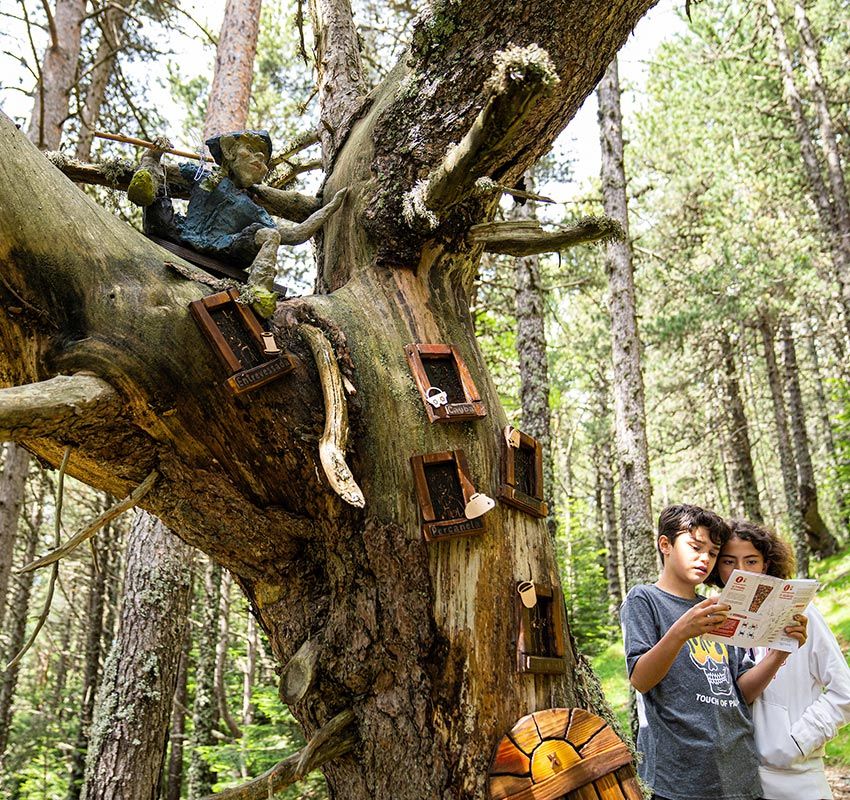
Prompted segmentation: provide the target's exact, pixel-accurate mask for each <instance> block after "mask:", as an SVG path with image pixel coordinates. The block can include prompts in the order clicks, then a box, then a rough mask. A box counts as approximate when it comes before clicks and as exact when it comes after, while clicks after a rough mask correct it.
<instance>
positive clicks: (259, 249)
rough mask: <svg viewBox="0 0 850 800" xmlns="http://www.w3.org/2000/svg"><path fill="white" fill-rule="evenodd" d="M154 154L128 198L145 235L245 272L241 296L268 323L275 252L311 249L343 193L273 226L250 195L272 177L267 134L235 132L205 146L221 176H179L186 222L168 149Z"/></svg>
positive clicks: (184, 168)
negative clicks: (186, 189)
mask: <svg viewBox="0 0 850 800" xmlns="http://www.w3.org/2000/svg"><path fill="white" fill-rule="evenodd" d="M154 143H155V144H156V146H157V147H156V149H153V150H148V151H147V152H146V153H145V155H143V156H142V160H141V165H140V167H139V169H138V170H137V171H136V173H135V174H134V176H133V180H132V181H131V183H130V186H129V188H128V190H127V196H128V197H129V198H130V200H131V201H132V202H133V203H135V204H136V205H139V206H142V208H143V209H144V231H145V233H147V234H150V235H151V236H157V237H159V238H161V239H168V240H169V241H172V242H176V243H177V244H181V245H183V246H184V247H189V248H191V249H193V250H197V251H198V252H200V253H206V254H207V255H210V256H213V257H215V258H217V259H219V260H221V261H226V262H229V263H231V264H233V265H235V266H238V267H241V268H243V269H247V270H248V286H247V289H246V290H245V291H243V292H242V293H241V294H242V296H243V297H246V298H247V299H249V300H250V301H251V304H252V306H253V308H254V310H255V311H256V312H257V313H258V314H260V316H262V317H266V318H268V317H271V315H272V314H273V313H274V309H275V301H276V300H277V295H276V294H275V292H274V291H273V290H272V285H273V282H274V278H275V264H276V261H277V250H278V247H279V246H280V245H281V244H288V245H295V244H301V243H302V242H306V241H307V240H308V239H309V238H310V237H311V236H313V235H314V234H315V233H316V231H318V230H319V228H321V227H322V225H324V223H325V222H326V221H327V220H328V218H329V217H330V216H331V215H332V214H333V213H334V212H335V211H336V210H337V209H338V208H339V207H340V206H341V205H342V202H343V200H344V199H345V194H346V192H347V190H346V189H341V190H340V191H338V192H337V193H336V194H335V195H334V197H333V198H332V199H331V201H330V202H329V203H328V204H327V205H325V206H323V207H322V208H320V209H319V210H318V211H316V212H314V213H313V214H311V215H310V216H309V217H308V218H307V219H306V220H304V222H302V223H300V224H295V223H293V222H288V221H286V222H276V221H275V220H274V219H273V218H272V217H271V216H270V215H269V213H268V212H267V211H266V210H265V209H264V208H263V207H262V206H260V205H258V204H257V203H255V202H254V200H253V199H252V198H251V196H250V194H249V192H248V190H249V189H250V187H252V186H254V185H255V184H257V183H259V182H260V181H261V180H262V179H263V178H264V177H265V176H266V173H267V172H268V170H269V160H270V159H271V151H272V142H271V137H270V136H269V134H268V132H267V131H235V132H232V133H223V134H221V135H218V136H213V137H212V138H210V139H207V142H206V144H207V147H209V150H210V153H212V157H213V158H214V159H215V162H216V164H218V165H219V166H220V167H221V169H220V170H219V171H218V172H216V173H212V172H209V171H208V170H199V168H198V167H197V165H195V164H186V163H184V164H181V165H180V167H179V169H180V172H181V174H182V175H183V177H184V178H186V179H187V180H188V181H189V182H190V184H191V186H192V188H191V192H190V195H189V206H188V208H187V211H186V215H185V216H184V215H182V214H178V213H176V212H175V211H174V207H173V205H172V202H171V198H170V197H169V196H168V194H167V192H166V185H165V181H164V176H163V169H162V165H161V164H160V160H161V158H162V154H163V152H164V151H165V149H166V148H167V147H169V146H170V145H169V143H168V141H167V140H166V139H164V138H163V137H159V138H157V139H156V140H154Z"/></svg>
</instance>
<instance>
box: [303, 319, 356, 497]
mask: <svg viewBox="0 0 850 800" xmlns="http://www.w3.org/2000/svg"><path fill="white" fill-rule="evenodd" d="M298 331H299V332H300V333H301V335H302V336H303V337H304V340H305V341H306V342H307V344H308V346H309V347H310V350H311V351H312V353H313V358H314V359H315V360H316V369H317V370H318V371H319V381H320V382H321V384H322V394H323V395H324V398H325V429H324V431H323V432H322V438H321V439H320V440H319V458H320V460H321V462H322V468H323V469H324V471H325V475H326V476H327V479H328V483H330V485H331V488H332V489H333V490H334V491H335V492H336V493H337V494H338V495H339V496H340V497H341V498H342V499H343V500H345V502H346V503H348V504H349V505H352V506H355V507H356V508H363V507H364V506H365V505H366V498H365V497H364V496H363V491H362V490H361V489H360V487H359V486H358V485H357V481H355V480H354V476H353V475H352V474H351V470H350V469H349V467H348V464H346V463H345V447H346V445H347V444H348V406H347V404H346V399H345V390H344V388H343V383H342V375H341V374H340V371H339V365H338V364H337V363H336V356H335V354H334V351H333V347H332V346H331V343H330V342H329V341H328V340H327V338H326V337H325V335H324V334H323V333H322V332H321V331H320V330H319V329H318V328H316V327H315V326H313V325H299V326H298Z"/></svg>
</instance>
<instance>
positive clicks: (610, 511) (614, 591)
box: [596, 380, 624, 625]
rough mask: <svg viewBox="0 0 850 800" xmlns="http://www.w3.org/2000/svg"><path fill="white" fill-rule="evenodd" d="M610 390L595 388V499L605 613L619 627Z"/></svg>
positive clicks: (620, 596) (618, 543)
mask: <svg viewBox="0 0 850 800" xmlns="http://www.w3.org/2000/svg"><path fill="white" fill-rule="evenodd" d="M610 389H611V387H610V386H609V384H608V382H607V381H603V380H600V381H599V382H598V384H597V386H596V400H597V403H596V408H597V414H598V417H597V419H598V421H599V424H600V425H602V426H603V429H602V432H601V435H600V437H599V463H598V465H597V474H598V476H599V477H598V480H599V495H600V497H599V499H600V505H601V512H602V541H603V542H604V544H605V553H606V555H605V578H606V580H607V583H608V597H609V613H610V615H611V619H612V621H613V622H614V623H615V624H616V625H619V624H620V614H619V611H620V604H621V603H622V602H623V599H624V595H623V582H622V580H621V578H620V565H621V552H620V551H621V549H622V541H621V539H620V531H619V528H618V526H617V500H616V489H615V485H614V470H613V464H614V453H613V451H612V448H611V440H612V438H613V431H612V430H611V412H610V408H609V402H610V401H609V398H610Z"/></svg>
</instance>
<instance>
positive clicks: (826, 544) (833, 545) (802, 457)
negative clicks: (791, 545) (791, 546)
mask: <svg viewBox="0 0 850 800" xmlns="http://www.w3.org/2000/svg"><path fill="white" fill-rule="evenodd" d="M780 330H781V334H782V352H783V356H784V362H785V391H786V393H787V397H788V416H789V421H790V426H791V441H792V442H793V443H794V455H795V458H796V463H797V498H798V501H799V503H800V515H801V516H802V518H803V522H804V524H805V526H806V541H807V543H808V547H809V550H810V551H811V552H812V553H814V554H815V555H816V556H817V557H818V558H826V557H827V556H831V555H833V553H835V552H836V550H837V549H838V543H837V542H836V541H835V537H834V536H833V535H832V533H830V531H829V528H827V526H826V523H825V522H824V521H823V519H822V518H821V515H820V511H819V510H818V490H817V484H816V483H815V470H814V467H812V456H811V453H810V452H809V437H808V434H807V433H806V413H805V409H804V408H803V393H802V392H801V391H800V374H799V370H798V369H797V349H796V347H795V345H794V337H793V335H792V332H791V323H790V322H789V321H788V318H787V317H785V318H783V320H782V322H781V326H780Z"/></svg>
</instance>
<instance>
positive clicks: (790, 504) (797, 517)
mask: <svg viewBox="0 0 850 800" xmlns="http://www.w3.org/2000/svg"><path fill="white" fill-rule="evenodd" d="M760 328H761V335H762V342H763V343H764V363H765V369H766V371H767V382H768V384H769V385H770V395H771V398H772V400H773V421H774V425H775V427H776V447H777V450H778V451H779V466H780V470H781V472H782V486H783V488H784V490H785V507H786V511H787V514H788V521H789V524H790V528H791V537H792V539H793V541H794V552H795V554H796V556H797V574H798V575H800V576H802V577H808V574H809V549H808V545H807V542H806V524H805V520H804V519H803V515H802V514H801V513H800V498H799V494H798V489H797V464H796V463H795V461H794V452H793V450H792V447H791V436H790V434H789V432H788V416H787V414H786V412H785V400H784V398H783V394H782V378H781V377H780V374H779V368H778V366H777V364H776V350H775V347H774V332H773V324H772V323H771V321H770V320H769V319H767V317H763V318H762V320H761V322H760Z"/></svg>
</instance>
